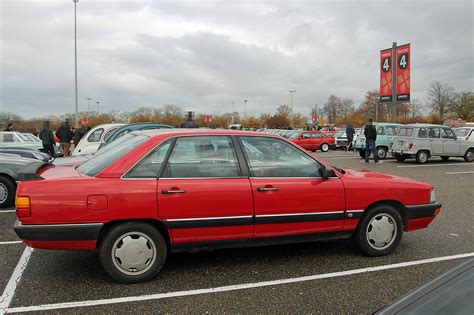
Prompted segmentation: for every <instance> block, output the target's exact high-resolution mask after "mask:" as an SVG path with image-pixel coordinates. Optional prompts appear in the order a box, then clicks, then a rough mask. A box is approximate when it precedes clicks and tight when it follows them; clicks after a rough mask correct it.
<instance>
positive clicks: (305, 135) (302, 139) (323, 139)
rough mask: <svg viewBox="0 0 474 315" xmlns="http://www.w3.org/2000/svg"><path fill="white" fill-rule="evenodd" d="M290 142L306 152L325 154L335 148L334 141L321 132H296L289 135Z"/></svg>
mask: <svg viewBox="0 0 474 315" xmlns="http://www.w3.org/2000/svg"><path fill="white" fill-rule="evenodd" d="M289 139H290V141H291V142H293V143H296V144H297V145H299V146H300V147H302V148H305V149H306V150H311V151H316V150H321V151H323V152H327V151H328V150H329V148H335V147H336V140H335V139H334V138H333V137H330V136H328V135H327V134H326V133H324V132H322V131H315V130H313V131H297V132H294V133H293V134H291V136H290V137H289Z"/></svg>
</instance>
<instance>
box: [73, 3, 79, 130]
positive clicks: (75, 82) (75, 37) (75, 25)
mask: <svg viewBox="0 0 474 315" xmlns="http://www.w3.org/2000/svg"><path fill="white" fill-rule="evenodd" d="M72 2H74V87H75V89H74V90H75V95H76V98H75V100H76V107H75V109H76V116H75V117H76V119H75V122H74V125H75V126H77V122H78V121H79V102H78V99H77V23H76V7H77V3H78V2H79V0H72Z"/></svg>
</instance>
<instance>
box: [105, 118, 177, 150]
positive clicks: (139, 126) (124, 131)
mask: <svg viewBox="0 0 474 315" xmlns="http://www.w3.org/2000/svg"><path fill="white" fill-rule="evenodd" d="M172 128H173V127H172V126H169V125H164V124H158V123H136V124H129V125H125V126H122V127H120V128H119V129H117V130H115V131H114V133H113V134H112V135H111V136H110V137H109V138H108V139H107V141H105V142H104V143H103V144H102V145H101V146H100V148H102V147H105V146H106V145H108V144H109V143H111V142H113V141H114V140H117V139H118V138H120V137H121V136H123V135H125V134H127V133H129V132H131V131H140V130H149V129H172Z"/></svg>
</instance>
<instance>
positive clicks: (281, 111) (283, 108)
mask: <svg viewBox="0 0 474 315" xmlns="http://www.w3.org/2000/svg"><path fill="white" fill-rule="evenodd" d="M292 112H293V111H292V110H291V107H290V106H288V105H280V106H278V108H277V114H278V115H280V116H283V117H286V118H290V116H291V114H292Z"/></svg>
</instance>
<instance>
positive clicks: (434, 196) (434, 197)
mask: <svg viewBox="0 0 474 315" xmlns="http://www.w3.org/2000/svg"><path fill="white" fill-rule="evenodd" d="M435 202H436V193H435V191H434V189H432V190H431V193H430V203H435Z"/></svg>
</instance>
